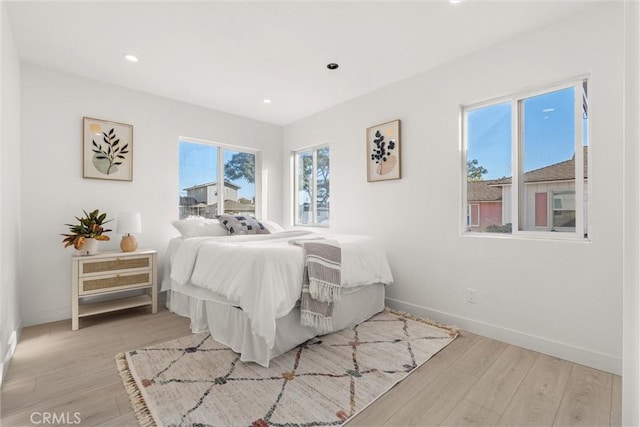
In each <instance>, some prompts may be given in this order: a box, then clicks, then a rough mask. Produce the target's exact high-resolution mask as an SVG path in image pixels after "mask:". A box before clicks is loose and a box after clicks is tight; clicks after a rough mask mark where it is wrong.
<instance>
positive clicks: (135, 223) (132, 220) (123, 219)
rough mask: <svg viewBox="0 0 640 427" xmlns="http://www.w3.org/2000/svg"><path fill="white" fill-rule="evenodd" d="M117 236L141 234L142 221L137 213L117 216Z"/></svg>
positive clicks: (124, 213)
mask: <svg viewBox="0 0 640 427" xmlns="http://www.w3.org/2000/svg"><path fill="white" fill-rule="evenodd" d="M116 233H118V234H136V233H137V234H139V233H142V220H141V219H140V213H139V212H123V213H121V214H119V215H118V228H117V229H116Z"/></svg>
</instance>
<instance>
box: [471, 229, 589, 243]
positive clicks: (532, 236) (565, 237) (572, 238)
mask: <svg viewBox="0 0 640 427" xmlns="http://www.w3.org/2000/svg"><path fill="white" fill-rule="evenodd" d="M462 237H469V238H472V239H477V238H486V239H506V240H536V241H549V242H572V243H591V238H590V237H582V236H577V235H576V234H575V233H563V232H542V231H540V232H526V231H520V232H517V233H486V232H484V233H480V232H468V231H465V232H463V233H462Z"/></svg>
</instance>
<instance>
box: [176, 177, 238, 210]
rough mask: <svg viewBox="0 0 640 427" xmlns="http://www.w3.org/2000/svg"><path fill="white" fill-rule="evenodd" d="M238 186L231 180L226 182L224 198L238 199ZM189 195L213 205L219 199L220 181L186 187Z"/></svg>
mask: <svg viewBox="0 0 640 427" xmlns="http://www.w3.org/2000/svg"><path fill="white" fill-rule="evenodd" d="M239 189H240V187H238V186H237V185H235V184H232V183H230V182H229V181H225V182H224V199H225V200H238V190H239ZM184 191H186V192H187V197H193V198H194V199H196V200H197V202H198V203H206V204H207V205H211V204H213V203H216V202H217V201H218V183H217V182H208V183H206V184H198V185H194V186H193V187H189V188H185V189H184Z"/></svg>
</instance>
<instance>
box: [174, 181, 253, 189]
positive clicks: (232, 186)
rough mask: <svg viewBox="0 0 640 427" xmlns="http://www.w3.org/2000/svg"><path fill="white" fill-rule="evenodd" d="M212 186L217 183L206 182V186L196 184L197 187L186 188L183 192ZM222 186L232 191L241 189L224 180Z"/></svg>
mask: <svg viewBox="0 0 640 427" xmlns="http://www.w3.org/2000/svg"><path fill="white" fill-rule="evenodd" d="M212 185H218V183H217V182H216V181H213V182H207V183H206V184H198V185H194V186H192V187H187V188H185V189H184V190H185V191H187V190H195V189H196V188H204V187H210V186H212ZM224 186H225V187H229V188H232V189H234V190H239V189H240V188H241V187H239V186H237V185H235V184H233V183H231V182H229V181H226V180H225V182H224Z"/></svg>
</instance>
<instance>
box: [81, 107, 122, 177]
mask: <svg viewBox="0 0 640 427" xmlns="http://www.w3.org/2000/svg"><path fill="white" fill-rule="evenodd" d="M82 129H83V137H82V177H83V178H89V179H108V180H116V181H133V125H128V124H125V123H118V122H113V121H108V120H101V119H94V118H91V117H83V119H82Z"/></svg>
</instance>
